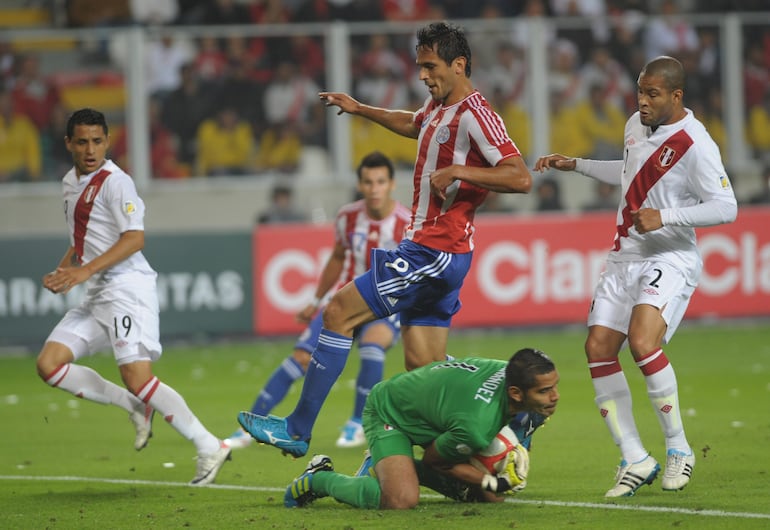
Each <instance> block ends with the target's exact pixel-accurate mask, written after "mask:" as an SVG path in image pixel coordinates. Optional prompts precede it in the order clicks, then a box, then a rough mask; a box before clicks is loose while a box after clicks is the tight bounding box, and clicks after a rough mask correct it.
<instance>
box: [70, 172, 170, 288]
mask: <svg viewBox="0 0 770 530" xmlns="http://www.w3.org/2000/svg"><path fill="white" fill-rule="evenodd" d="M62 188H63V195H64V215H65V218H66V220H67V227H68V229H69V236H70V244H71V245H72V246H73V247H75V253H76V255H77V257H78V260H79V262H80V263H81V264H85V263H88V262H90V261H91V260H93V259H94V258H96V257H98V256H100V255H102V254H104V253H105V252H107V250H109V249H110V248H111V247H112V246H113V245H114V244H115V243H116V242H117V241H118V239H119V238H120V235H121V234H122V233H123V232H126V231H128V230H144V202H142V199H141V198H139V195H137V192H136V186H135V185H134V181H133V180H131V177H129V176H128V175H127V174H126V173H125V172H124V171H123V170H122V169H120V168H119V167H118V166H117V165H115V164H114V163H113V162H112V161H110V160H107V161H105V163H104V165H103V166H102V167H101V168H99V169H98V170H96V171H94V172H93V173H90V174H88V175H82V176H81V177H80V178H78V177H77V175H76V173H75V169H74V168H72V169H70V170H69V171H68V172H67V174H66V175H64V178H63V179H62ZM127 272H140V273H149V274H153V275H154V274H155V271H154V270H153V269H152V267H150V264H149V263H148V262H147V260H146V259H145V257H144V255H143V254H142V253H141V252H135V253H134V254H132V255H131V256H129V257H128V258H126V259H125V260H123V261H121V262H120V263H116V264H115V265H113V266H112V267H110V268H109V269H108V270H106V271H103V272H102V273H101V274H95V275H94V276H92V277H91V280H90V281H89V286H93V284H94V282H96V281H98V280H108V279H110V278H113V277H114V276H115V275H118V274H122V273H127Z"/></svg>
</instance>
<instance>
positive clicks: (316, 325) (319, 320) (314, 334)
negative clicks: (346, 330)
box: [294, 311, 401, 354]
mask: <svg viewBox="0 0 770 530" xmlns="http://www.w3.org/2000/svg"><path fill="white" fill-rule="evenodd" d="M377 324H386V325H387V326H388V327H389V328H390V330H391V331H392V332H393V341H392V342H391V343H390V345H389V346H388V348H391V347H392V346H393V345H394V344H395V343H396V342H398V337H399V336H400V335H401V321H400V320H399V318H398V313H395V314H393V315H390V316H389V317H387V318H381V319H379V320H372V321H371V322H367V323H366V324H364V325H363V326H359V327H357V328H356V329H355V331H354V332H353V338H354V339H357V338H358V337H361V336H363V335H364V333H365V332H366V330H367V329H369V328H370V327H371V326H375V325H377ZM322 327H323V312H322V311H319V312H318V314H317V315H316V316H315V318H313V320H311V321H310V324H308V326H307V327H306V328H305V330H304V331H303V332H302V334H301V335H300V336H299V338H298V339H297V342H296V343H294V349H295V350H304V351H306V352H308V353H310V354H312V353H313V351H314V350H315V347H316V345H317V344H318V336H319V335H320V334H321V328H322Z"/></svg>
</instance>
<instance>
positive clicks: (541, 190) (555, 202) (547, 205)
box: [537, 177, 564, 212]
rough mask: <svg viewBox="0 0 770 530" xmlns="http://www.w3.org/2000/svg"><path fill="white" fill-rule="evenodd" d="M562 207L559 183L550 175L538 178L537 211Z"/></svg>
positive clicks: (547, 210)
mask: <svg viewBox="0 0 770 530" xmlns="http://www.w3.org/2000/svg"><path fill="white" fill-rule="evenodd" d="M563 209H564V207H563V206H562V204H561V190H560V188H559V183H558V182H557V181H556V180H554V179H552V178H550V177H546V178H544V179H542V180H540V182H539V183H538V184H537V211H538V212H555V211H561V210H563Z"/></svg>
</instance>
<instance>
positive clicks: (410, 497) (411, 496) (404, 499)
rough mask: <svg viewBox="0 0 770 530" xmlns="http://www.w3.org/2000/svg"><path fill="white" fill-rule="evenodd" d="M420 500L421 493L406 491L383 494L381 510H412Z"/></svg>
mask: <svg viewBox="0 0 770 530" xmlns="http://www.w3.org/2000/svg"><path fill="white" fill-rule="evenodd" d="M419 500H420V495H419V492H414V493H412V492H410V491H404V490H398V491H391V492H387V493H386V492H385V491H383V492H382V496H381V497H380V508H381V509H383V510H410V509H412V508H414V507H415V506H417V503H418V502H419Z"/></svg>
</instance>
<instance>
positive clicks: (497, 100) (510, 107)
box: [487, 87, 532, 159]
mask: <svg viewBox="0 0 770 530" xmlns="http://www.w3.org/2000/svg"><path fill="white" fill-rule="evenodd" d="M487 94H491V96H490V99H489V104H490V105H492V108H493V109H494V110H495V111H496V112H497V113H498V114H499V115H500V117H501V118H502V119H503V122H504V123H505V127H506V129H507V130H508V136H510V137H511V139H512V140H513V142H514V143H515V144H516V147H518V149H519V152H521V155H522V156H523V157H524V158H525V159H526V158H527V157H528V156H529V155H530V154H531V150H532V135H531V124H530V120H529V113H528V112H527V107H526V106H525V105H523V104H519V103H517V102H516V101H515V100H512V99H509V98H506V97H505V96H504V94H503V92H502V91H501V90H500V88H499V87H498V88H495V89H494V90H492V91H491V92H490V91H487Z"/></svg>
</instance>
